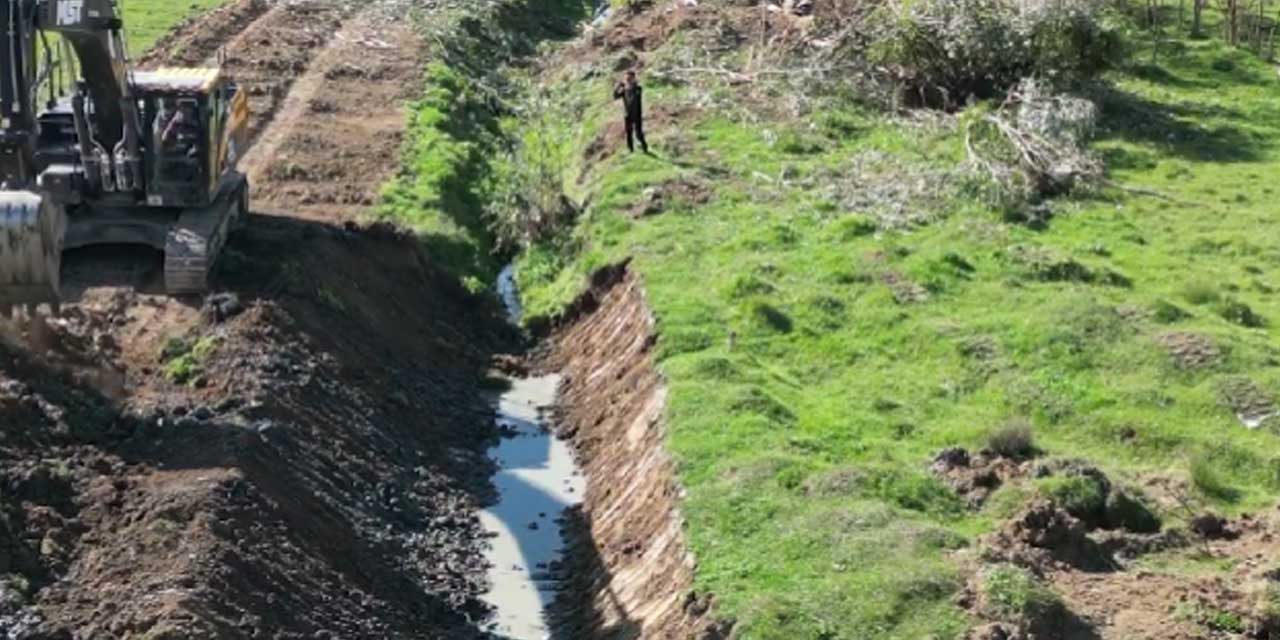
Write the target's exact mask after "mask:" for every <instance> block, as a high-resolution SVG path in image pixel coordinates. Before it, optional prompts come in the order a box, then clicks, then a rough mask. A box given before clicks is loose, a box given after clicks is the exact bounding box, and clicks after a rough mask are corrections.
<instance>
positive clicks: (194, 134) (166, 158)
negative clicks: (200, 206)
mask: <svg viewBox="0 0 1280 640" xmlns="http://www.w3.org/2000/svg"><path fill="white" fill-rule="evenodd" d="M150 102H151V104H149V105H147V106H148V109H147V112H148V113H149V114H153V115H151V118H152V121H151V122H152V124H151V131H150V136H149V137H150V138H151V140H150V142H151V147H152V149H153V150H154V151H155V153H154V154H153V156H154V165H153V167H152V174H151V176H152V179H151V184H152V185H153V186H154V187H155V188H153V189H149V191H160V192H162V193H161V194H158V195H162V196H163V198H164V200H165V201H169V200H183V199H185V198H187V197H190V196H191V195H192V194H194V193H197V192H200V191H201V190H202V189H201V185H202V184H203V183H204V155H205V154H204V153H202V151H203V145H202V144H201V140H203V139H204V127H203V122H202V120H201V118H200V109H201V104H200V100H199V99H197V98H193V97H185V96H159V97H154V98H152V99H151V100H150Z"/></svg>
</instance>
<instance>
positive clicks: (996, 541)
mask: <svg viewBox="0 0 1280 640" xmlns="http://www.w3.org/2000/svg"><path fill="white" fill-rule="evenodd" d="M1088 533H1089V528H1088V526H1087V525H1085V523H1084V522H1082V521H1080V520H1079V519H1078V518H1076V517H1075V516H1072V515H1071V514H1070V513H1067V511H1066V510H1065V509H1062V508H1060V507H1058V506H1057V505H1055V504H1054V503H1053V502H1051V501H1049V500H1045V499H1037V500H1035V501H1033V502H1032V503H1031V504H1030V505H1029V506H1028V507H1027V508H1026V509H1025V510H1023V511H1022V512H1021V513H1019V514H1018V515H1017V516H1015V517H1014V518H1012V519H1011V520H1010V521H1009V522H1008V523H1006V524H1005V526H1004V527H1003V528H1001V529H1000V530H999V531H997V532H996V533H993V534H991V535H990V536H987V538H986V539H984V540H983V556H984V559H986V560H988V561H1000V562H1008V563H1010V564H1013V565H1016V566H1019V567H1025V568H1027V569H1030V570H1032V571H1034V572H1036V573H1037V574H1044V573H1048V572H1051V571H1053V570H1061V569H1081V570H1084V571H1110V570H1113V569H1115V568H1116V566H1115V563H1114V562H1113V561H1112V560H1111V559H1110V558H1109V557H1108V556H1107V554H1106V552H1105V550H1104V549H1103V548H1102V547H1101V546H1100V545H1098V544H1097V543H1096V542H1094V541H1093V540H1091V539H1090V538H1089V535H1088Z"/></svg>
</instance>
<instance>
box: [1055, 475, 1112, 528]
mask: <svg viewBox="0 0 1280 640" xmlns="http://www.w3.org/2000/svg"><path fill="white" fill-rule="evenodd" d="M1040 490H1041V491H1043V492H1044V494H1045V495H1046V496H1048V497H1049V499H1051V500H1053V502H1054V504H1057V505H1058V506H1059V507H1061V508H1063V509H1065V510H1066V511H1067V513H1070V514H1071V515H1073V516H1075V517H1077V518H1080V519H1081V520H1084V521H1085V522H1091V523H1096V522H1099V521H1100V520H1101V516H1102V514H1103V510H1104V509H1105V508H1106V502H1107V493H1106V490H1105V489H1104V487H1103V486H1102V485H1101V483H1099V482H1098V481H1097V480H1096V479H1095V478H1092V477H1089V476H1084V475H1069V476H1055V477H1050V478H1045V479H1044V480H1041V481H1040Z"/></svg>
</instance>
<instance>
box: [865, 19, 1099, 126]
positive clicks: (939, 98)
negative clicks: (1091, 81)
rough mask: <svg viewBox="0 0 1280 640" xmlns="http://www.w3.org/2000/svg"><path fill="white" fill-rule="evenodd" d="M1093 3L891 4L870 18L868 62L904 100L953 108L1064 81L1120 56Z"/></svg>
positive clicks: (1091, 73)
mask: <svg viewBox="0 0 1280 640" xmlns="http://www.w3.org/2000/svg"><path fill="white" fill-rule="evenodd" d="M1108 22H1109V21H1108V19H1107V17H1106V16H1104V9H1103V6H1102V4H1101V3H1100V2H1095V1H1092V0H1076V1H1070V2H1048V1H1039V0H1027V1H1022V2H1019V1H1017V0H916V1H913V0H892V1H891V2H889V3H887V4H886V5H885V6H884V8H883V9H882V10H881V11H880V12H879V13H878V14H877V16H876V20H875V21H874V23H873V24H875V25H876V26H875V27H874V33H873V34H872V36H871V39H872V42H873V44H872V46H871V59H872V61H873V62H875V63H876V64H878V65H879V66H881V67H882V68H885V69H888V71H889V73H890V75H891V77H892V79H893V80H894V81H895V82H896V84H897V85H898V88H899V91H900V94H901V95H902V96H903V97H904V98H905V99H907V100H909V101H911V102H914V103H918V104H926V105H929V106H941V107H944V108H955V107H958V106H960V105H963V104H964V103H965V102H966V101H967V100H969V98H970V97H977V98H991V97H996V96H998V95H1001V94H1002V93H1003V92H1004V91H1006V90H1008V89H1010V88H1012V87H1013V86H1015V85H1016V84H1017V83H1018V82H1019V81H1020V80H1022V79H1023V78H1026V77H1031V76H1037V77H1043V78H1047V79H1050V80H1053V81H1054V82H1056V83H1059V84H1066V83H1070V82H1074V81H1077V80H1081V79H1085V78H1089V77H1092V76H1094V75H1095V74H1097V73H1098V72H1100V71H1102V70H1103V69H1105V68H1107V67H1109V66H1111V65H1113V64H1115V63H1116V62H1118V61H1119V60H1120V58H1121V57H1122V47H1121V41H1120V37H1119V33H1118V32H1117V31H1116V30H1115V29H1113V28H1111V27H1110V26H1109V24H1108Z"/></svg>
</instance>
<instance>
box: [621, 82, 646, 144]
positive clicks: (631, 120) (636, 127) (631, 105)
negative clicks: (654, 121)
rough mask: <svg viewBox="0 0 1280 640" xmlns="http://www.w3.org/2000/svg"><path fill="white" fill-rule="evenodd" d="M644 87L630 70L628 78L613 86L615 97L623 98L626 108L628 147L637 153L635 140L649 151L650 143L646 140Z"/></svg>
mask: <svg viewBox="0 0 1280 640" xmlns="http://www.w3.org/2000/svg"><path fill="white" fill-rule="evenodd" d="M643 94H644V89H643V88H642V87H641V86H640V83H639V82H637V81H636V72H635V71H628V72H627V75H626V79H625V80H623V81H622V82H619V83H618V86H616V87H614V88H613V99H614V100H621V101H622V105H623V107H625V108H626V114H627V119H626V124H627V149H629V150H630V151H631V152H632V153H635V150H636V145H635V140H639V141H640V148H641V149H643V150H644V152H645V153H649V143H648V142H645V140H644V106H643Z"/></svg>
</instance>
